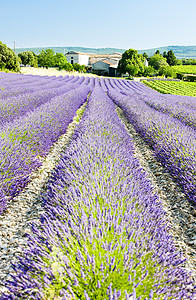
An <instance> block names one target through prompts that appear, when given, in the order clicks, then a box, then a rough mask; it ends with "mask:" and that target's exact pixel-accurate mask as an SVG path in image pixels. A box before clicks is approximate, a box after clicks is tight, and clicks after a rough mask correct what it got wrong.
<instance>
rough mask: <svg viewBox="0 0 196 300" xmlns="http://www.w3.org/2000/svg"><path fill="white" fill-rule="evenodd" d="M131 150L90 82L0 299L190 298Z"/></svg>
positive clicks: (188, 283)
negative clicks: (6, 292)
mask: <svg viewBox="0 0 196 300" xmlns="http://www.w3.org/2000/svg"><path fill="white" fill-rule="evenodd" d="M95 84H97V85H98V82H97V80H96V81H95ZM133 152H134V145H133V142H132V140H131V139H130V136H129V135H128V133H127V131H126V130H125V128H124V125H123V124H122V122H121V121H120V120H119V118H118V115H117V113H116V111H115V105H114V104H113V102H112V101H111V100H110V99H109V98H108V97H107V96H106V94H105V92H104V91H103V90H102V89H101V88H99V87H95V89H94V90H93V93H92V94H91V96H90V99H89V102H88V104H87V109H86V110H85V112H84V115H83V118H82V121H81V122H80V124H79V126H78V127H77V130H76V132H75V134H74V136H73V139H72V142H71V144H70V147H69V148H68V149H67V150H66V151H65V152H64V153H63V154H62V158H61V161H60V162H59V164H58V165H57V167H56V170H55V171H54V172H53V174H52V177H51V179H50V181H49V184H48V188H47V191H46V194H45V196H44V197H43V199H42V200H43V205H44V207H45V211H46V212H45V214H44V215H43V216H42V217H41V224H40V226H39V227H37V226H36V225H35V224H34V225H33V227H32V229H33V234H31V235H30V236H29V249H28V250H25V251H24V255H23V257H22V258H21V259H20V262H19V264H18V265H16V266H15V271H16V273H17V275H14V276H13V282H10V283H8V284H7V287H9V290H10V294H9V295H7V296H5V298H3V299H15V298H16V297H17V298H22V299H37V300H38V299H56V298H60V299H69V298H71V297H73V298H74V299H82V300H85V299H86V300H87V299H88V300H89V299H127V300H128V299H130V297H131V296H132V298H131V299H133V300H144V299H146V300H147V299H160V300H161V299H162V300H163V299H165V300H166V299H175V300H180V299H193V297H194V291H193V290H192V288H191V284H192V281H191V279H190V275H189V274H188V273H187V272H185V270H184V268H183V259H182V257H181V256H180V254H179V253H177V252H176V250H175V248H174V245H173V242H172V239H171V237H170V236H169V235H168V228H167V224H166V221H165V220H164V212H163V209H162V207H161V203H160V202H159V201H158V197H157V196H156V195H155V194H154V192H153V188H152V186H151V184H150V182H149V181H148V180H147V178H146V174H145V173H144V172H143V171H142V169H141V167H140V165H139V162H138V160H137V159H135V158H134V157H133Z"/></svg>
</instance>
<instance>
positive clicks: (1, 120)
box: [0, 83, 79, 127]
mask: <svg viewBox="0 0 196 300" xmlns="http://www.w3.org/2000/svg"><path fill="white" fill-rule="evenodd" d="M77 87H79V85H78V84H71V83H70V84H66V85H62V86H60V87H57V88H51V89H50V88H48V89H43V88H42V89H37V90H38V91H35V92H33V93H29V94H28V93H25V94H23V93H22V94H19V95H17V96H14V97H7V98H6V99H4V101H0V111H1V115H0V127H2V126H5V124H6V123H7V122H12V121H13V120H14V119H16V118H21V117H22V116H24V115H25V114H27V113H29V112H31V111H33V110H35V109H36V108H37V107H39V106H40V105H42V104H44V103H46V102H48V101H51V99H52V98H53V97H55V96H59V95H61V94H63V93H65V92H68V91H70V90H72V89H75V88H77Z"/></svg>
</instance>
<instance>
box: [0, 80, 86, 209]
mask: <svg viewBox="0 0 196 300" xmlns="http://www.w3.org/2000/svg"><path fill="white" fill-rule="evenodd" d="M89 92H90V88H89V87H88V86H87V85H85V86H84V87H83V86H81V87H79V88H77V89H74V90H72V91H69V92H67V93H64V94H61V95H60V96H57V97H54V98H52V100H51V101H49V102H47V103H45V104H43V105H41V106H40V107H37V108H36V109H35V110H34V111H32V112H29V113H27V114H26V115H24V116H23V117H21V118H18V119H16V120H14V121H13V122H10V123H7V124H6V125H5V126H3V127H1V128H0V149H1V152H0V181H1V184H2V185H1V188H2V193H4V194H5V195H6V196H12V197H13V196H15V195H17V194H18V192H20V191H21V190H22V188H23V187H24V186H25V185H26V183H27V182H28V175H29V174H30V173H31V172H32V170H34V169H35V168H37V167H38V166H39V165H40V164H41V162H40V159H39V156H45V155H46V154H47V153H48V151H49V150H50V147H51V146H52V145H53V143H54V142H55V141H56V140H57V139H58V138H59V136H60V135H62V134H63V133H65V132H66V129H67V127H68V125H69V123H70V122H72V120H73V117H74V116H75V113H76V111H77V109H78V108H79V107H80V106H81V105H82V104H83V103H84V102H85V101H86V99H87V95H88V93H89ZM1 203H2V201H1ZM4 206H5V205H4V204H2V206H1V208H0V212H2V210H3V209H4Z"/></svg>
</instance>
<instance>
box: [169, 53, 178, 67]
mask: <svg viewBox="0 0 196 300" xmlns="http://www.w3.org/2000/svg"><path fill="white" fill-rule="evenodd" d="M167 63H168V64H169V65H170V66H175V65H176V64H177V59H176V57H175V55H174V52H173V51H172V50H169V51H168V52H167Z"/></svg>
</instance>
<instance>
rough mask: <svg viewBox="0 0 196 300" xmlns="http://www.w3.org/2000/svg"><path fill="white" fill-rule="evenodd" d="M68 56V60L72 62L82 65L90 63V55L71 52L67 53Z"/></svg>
mask: <svg viewBox="0 0 196 300" xmlns="http://www.w3.org/2000/svg"><path fill="white" fill-rule="evenodd" d="M66 58H67V62H68V63H70V64H75V63H77V64H80V65H85V66H88V65H89V56H88V55H84V54H78V53H77V54H74V53H70V54H66Z"/></svg>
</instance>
